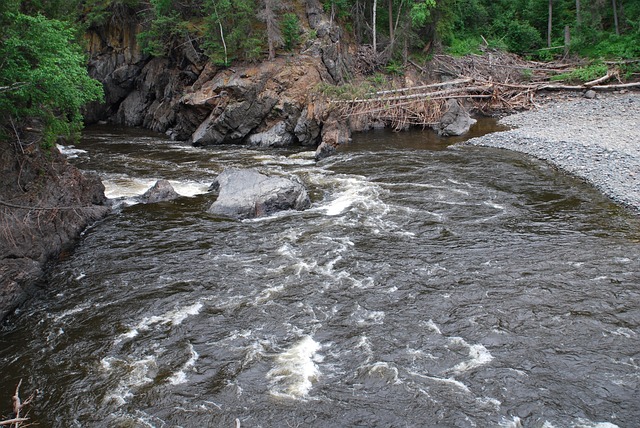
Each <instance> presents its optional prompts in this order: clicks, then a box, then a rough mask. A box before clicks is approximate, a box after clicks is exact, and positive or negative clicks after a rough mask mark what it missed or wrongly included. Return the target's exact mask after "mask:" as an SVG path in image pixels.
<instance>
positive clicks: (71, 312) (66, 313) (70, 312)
mask: <svg viewBox="0 0 640 428" xmlns="http://www.w3.org/2000/svg"><path fill="white" fill-rule="evenodd" d="M90 307H97V305H95V304H93V305H92V304H90V303H85V304H83V305H78V306H76V307H75V308H73V309H68V310H66V311H64V312H63V313H61V314H60V315H58V316H56V317H55V318H53V320H54V321H56V322H58V321H60V320H61V319H63V318H66V317H68V316H69V315H74V314H77V313H78V312H82V311H84V310H85V309H88V308H90Z"/></svg>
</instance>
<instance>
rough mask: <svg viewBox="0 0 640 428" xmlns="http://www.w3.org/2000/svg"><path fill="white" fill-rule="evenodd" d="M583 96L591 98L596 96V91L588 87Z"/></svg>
mask: <svg viewBox="0 0 640 428" xmlns="http://www.w3.org/2000/svg"><path fill="white" fill-rule="evenodd" d="M584 97H585V98H587V99H590V100H592V99H594V98H595V97H596V91H594V90H593V89H589V90H588V91H587V92H585V93H584Z"/></svg>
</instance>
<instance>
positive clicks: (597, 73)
mask: <svg viewBox="0 0 640 428" xmlns="http://www.w3.org/2000/svg"><path fill="white" fill-rule="evenodd" d="M608 71H609V69H608V68H607V66H606V65H605V64H603V63H601V62H598V63H594V64H591V65H588V66H586V67H579V68H576V69H575V70H573V71H572V72H570V73H562V74H558V75H557V76H553V77H552V78H551V80H567V81H569V82H573V83H584V82H589V81H591V80H595V79H597V78H598V77H602V76H604V75H605V74H607V72H608Z"/></svg>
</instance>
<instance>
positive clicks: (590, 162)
mask: <svg viewBox="0 0 640 428" xmlns="http://www.w3.org/2000/svg"><path fill="white" fill-rule="evenodd" d="M499 123H500V124H502V125H506V126H509V127H512V129H510V130H508V131H503V132H495V133H492V134H487V135H485V136H482V137H478V138H473V139H471V140H469V141H468V142H467V144H471V145H476V146H487V147H496V148H502V149H508V150H514V151H518V152H522V153H526V154H528V155H531V156H534V157H536V158H539V159H542V160H545V161H547V162H549V163H551V164H553V165H555V166H556V167H557V168H559V169H561V170H563V171H566V172H568V173H571V174H573V175H575V176H577V177H579V178H581V179H584V180H585V181H587V182H589V183H591V184H592V185H593V186H595V187H596V188H597V189H599V190H600V191H601V192H603V193H604V194H605V195H607V196H609V197H610V198H611V199H613V200H614V201H615V202H617V203H620V204H622V205H625V206H627V207H629V208H631V209H632V210H634V211H637V212H639V213H640V93H637V92H634V93H626V94H606V95H601V94H599V95H598V97H597V98H595V99H586V98H580V99H577V100H574V101H562V102H555V103H549V104H546V105H543V106H541V107H540V108H538V109H537V110H531V111H526V112H522V113H517V114H514V115H511V116H507V117H505V118H503V119H501V120H500V122H499Z"/></svg>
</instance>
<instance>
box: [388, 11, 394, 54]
mask: <svg viewBox="0 0 640 428" xmlns="http://www.w3.org/2000/svg"><path fill="white" fill-rule="evenodd" d="M393 38H394V36H393V0H389V39H390V40H391V44H392V45H393Z"/></svg>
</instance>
